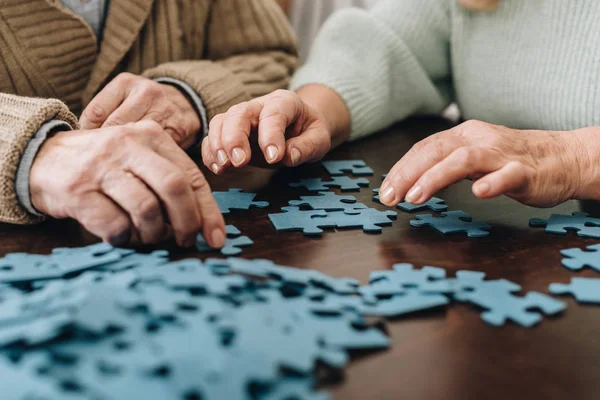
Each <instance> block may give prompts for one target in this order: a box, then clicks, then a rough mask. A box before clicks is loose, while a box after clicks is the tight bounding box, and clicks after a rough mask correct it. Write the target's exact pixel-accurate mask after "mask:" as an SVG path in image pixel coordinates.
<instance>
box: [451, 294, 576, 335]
mask: <svg viewBox="0 0 600 400" xmlns="http://www.w3.org/2000/svg"><path fill="white" fill-rule="evenodd" d="M462 297H463V299H464V300H465V301H469V302H471V303H473V304H475V305H478V306H479V307H482V308H485V309H487V310H488V311H485V312H484V313H482V314H481V318H482V319H483V320H484V321H485V322H487V323H488V324H490V325H493V326H502V325H504V323H505V322H506V321H507V320H511V321H513V322H515V323H517V324H519V325H521V326H523V327H526V328H528V327H531V326H533V325H535V324H537V323H538V322H539V321H541V319H542V316H541V314H539V313H537V312H532V311H529V310H530V309H534V308H535V309H540V310H541V311H542V312H543V313H545V314H546V315H555V314H558V313H560V312H562V311H563V310H564V309H565V307H566V306H565V304H564V303H563V302H561V301H558V300H556V299H553V298H552V297H549V296H546V295H545V294H543V293H537V292H528V293H527V294H526V295H525V297H517V296H515V295H513V294H512V293H511V292H509V291H505V290H484V289H482V288H481V287H480V288H478V289H476V290H473V291H472V292H465V293H464V294H463V295H462Z"/></svg>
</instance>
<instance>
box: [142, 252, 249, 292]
mask: <svg viewBox="0 0 600 400" xmlns="http://www.w3.org/2000/svg"><path fill="white" fill-rule="evenodd" d="M142 280H144V281H150V282H152V281H155V282H163V283H164V284H165V285H167V286H168V287H169V288H171V289H174V290H200V291H204V292H206V293H211V294H214V295H225V296H227V295H229V294H230V292H231V291H233V290H237V289H241V288H243V287H244V286H246V284H247V282H248V280H247V279H246V278H244V277H242V276H239V275H226V276H219V275H216V274H213V273H212V271H211V269H210V268H206V267H204V266H203V265H202V262H201V261H200V260H198V259H193V258H192V259H185V260H181V261H176V262H170V263H168V264H165V265H162V266H161V267H160V268H157V269H155V270H152V271H148V272H147V273H145V274H144V275H143V276H142Z"/></svg>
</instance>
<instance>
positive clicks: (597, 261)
mask: <svg viewBox="0 0 600 400" xmlns="http://www.w3.org/2000/svg"><path fill="white" fill-rule="evenodd" d="M586 249H587V251H584V250H582V249H578V248H573V249H565V250H561V251H560V253H561V254H562V255H563V256H565V257H566V258H563V260H562V265H563V266H564V267H565V268H568V269H570V270H572V271H579V270H581V269H583V267H590V268H593V269H595V270H596V271H598V272H600V244H593V245H591V246H587V247H586Z"/></svg>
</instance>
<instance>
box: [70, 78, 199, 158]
mask: <svg viewBox="0 0 600 400" xmlns="http://www.w3.org/2000/svg"><path fill="white" fill-rule="evenodd" d="M142 120H151V121H155V122H157V123H159V124H160V125H161V126H162V128H163V129H164V130H165V131H167V132H168V133H169V134H170V135H171V137H173V139H175V141H176V142H177V144H178V145H179V146H180V147H181V148H183V149H187V148H188V147H189V146H190V145H192V144H193V143H194V142H195V141H196V136H197V135H198V134H199V132H200V128H201V126H200V125H201V123H200V118H199V117H198V114H197V112H196V110H195V109H194V107H193V106H192V104H191V103H190V101H189V100H188V99H187V98H186V97H185V96H184V95H183V94H182V93H181V91H180V90H179V89H177V88H176V87H174V86H171V85H166V84H161V83H158V82H155V81H153V80H150V79H147V78H145V77H142V76H138V75H134V74H130V73H122V74H119V75H117V77H116V78H115V79H113V80H112V81H111V82H110V83H109V84H108V85H106V87H104V88H103V89H102V90H101V91H100V92H99V93H98V94H97V95H96V96H95V97H94V98H93V99H92V101H91V102H90V103H89V104H88V106H87V107H86V108H85V110H83V113H82V114H81V118H80V123H81V127H82V129H87V130H90V129H97V128H104V127H109V126H118V125H125V124H127V123H130V122H138V121H142Z"/></svg>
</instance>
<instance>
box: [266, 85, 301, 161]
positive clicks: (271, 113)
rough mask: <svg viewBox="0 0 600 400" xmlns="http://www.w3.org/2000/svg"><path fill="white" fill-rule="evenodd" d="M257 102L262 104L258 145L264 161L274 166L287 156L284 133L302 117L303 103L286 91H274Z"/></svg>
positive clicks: (293, 94) (296, 96)
mask: <svg viewBox="0 0 600 400" xmlns="http://www.w3.org/2000/svg"><path fill="white" fill-rule="evenodd" d="M259 101H262V102H264V106H263V108H262V110H261V112H260V116H259V126H258V145H259V146H260V148H261V149H262V152H263V154H264V157H265V160H267V162H268V163H269V164H274V163H277V162H279V161H281V160H282V159H283V158H284V156H286V155H287V151H286V150H287V148H286V142H285V139H286V131H287V129H288V127H289V126H291V125H293V124H294V123H295V122H296V121H298V119H299V118H300V117H302V114H303V108H304V103H303V102H302V100H300V98H299V97H298V95H296V94H295V93H293V92H289V91H286V90H280V91H276V92H274V93H273V94H272V95H270V96H266V97H264V98H263V99H262V100H261V99H259ZM288 159H289V157H288Z"/></svg>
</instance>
